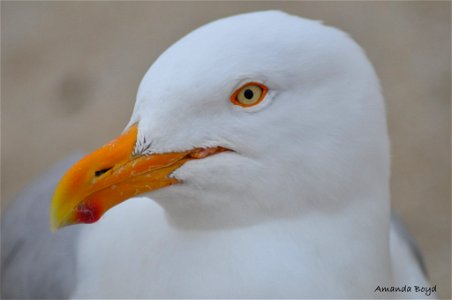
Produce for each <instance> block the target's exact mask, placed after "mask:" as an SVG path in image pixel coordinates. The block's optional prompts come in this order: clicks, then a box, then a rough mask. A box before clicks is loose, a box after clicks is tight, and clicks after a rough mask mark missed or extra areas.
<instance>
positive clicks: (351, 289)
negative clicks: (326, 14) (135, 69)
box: [72, 11, 428, 298]
mask: <svg viewBox="0 0 452 300" xmlns="http://www.w3.org/2000/svg"><path fill="white" fill-rule="evenodd" d="M249 81H253V82H261V83H264V84H265V85H266V86H268V88H269V93H268V95H267V96H266V98H265V100H264V101H263V102H262V103H260V104H259V105H257V106H255V107H251V108H243V107H239V106H236V105H233V104H232V103H231V102H230V101H229V97H230V95H231V93H232V92H233V91H234V90H235V89H236V88H238V87H239V86H241V85H242V84H243V83H245V82H249ZM137 122H138V124H139V125H138V126H139V127H138V129H139V131H138V135H139V138H138V140H139V141H140V143H139V146H137V147H140V149H136V151H138V152H140V151H141V150H143V149H146V151H152V152H153V153H163V152H174V151H182V150H187V149H193V148H196V147H212V146H223V147H226V148H229V149H233V150H234V151H235V152H224V153H221V154H218V155H215V156H212V157H209V158H206V159H202V160H193V161H190V162H188V163H186V164H185V165H183V166H182V167H180V168H179V169H177V170H176V171H175V172H174V173H173V174H172V176H174V177H176V178H178V179H179V180H181V181H182V182H183V183H182V184H176V185H172V186H170V187H166V188H163V189H159V190H157V191H154V192H152V193H150V194H149V195H147V196H149V197H150V198H152V199H153V200H155V201H152V200H150V199H149V198H146V197H144V198H137V199H132V200H129V201H126V202H124V203H123V204H121V205H119V206H117V207H115V208H114V209H112V210H111V211H110V212H109V213H107V214H106V215H105V216H104V217H103V218H102V219H101V220H100V221H99V222H98V223H96V224H94V225H89V226H86V227H84V228H83V230H82V232H81V234H80V240H79V243H78V253H77V269H76V272H77V286H76V290H75V292H74V293H73V294H72V297H73V298H85V297H89V298H107V297H115V298H141V297H145V298H153V297H157V298H167V297H170V298H204V297H208V298H228V297H233V298H273V297H276V298H287V297H289V298H306V297H307V298H311V297H312V298H313V297H315V298H324V297H326V298H341V297H343V298H378V297H382V298H388V297H407V296H412V297H416V298H417V297H422V296H423V294H419V293H414V292H413V293H411V294H410V293H392V294H389V293H380V292H375V289H376V288H377V287H378V286H381V287H391V286H403V285H412V286H413V285H419V286H427V285H428V283H427V282H426V280H425V278H424V275H423V273H422V271H421V268H420V266H419V265H418V263H417V261H416V260H415V257H414V255H413V253H412V252H411V250H410V248H409V247H408V245H407V243H406V241H404V240H403V239H402V238H401V237H400V236H399V235H398V234H397V232H396V231H394V228H392V227H391V217H390V215H391V209H390V197H389V175H390V174H389V166H390V162H389V141H388V135H387V128H386V119H385V110H384V103H383V98H382V95H381V92H380V87H379V83H378V79H377V77H376V75H375V72H374V70H373V68H372V66H371V65H370V63H369V61H368V60H367V58H366V56H365V54H364V53H363V51H362V50H361V48H360V47H359V46H358V45H357V44H356V43H355V42H354V41H353V40H352V39H351V38H350V37H348V36H347V35H346V34H345V33H343V32H341V31H339V30H337V29H335V28H332V27H328V26H325V25H322V24H321V23H320V22H317V21H311V20H306V19H302V18H299V17H296V16H290V15H287V14H285V13H282V12H274V11H269V12H258V13H250V14H244V15H239V16H234V17H230V18H226V19H222V20H219V21H216V22H213V23H210V24H208V25H206V26H203V27H201V28H199V29H197V30H196V31H194V32H192V33H190V34H189V35H187V36H186V37H184V38H183V39H181V40H180V41H178V42H177V43H175V44H174V45H173V46H172V47H170V48H169V49H168V50H167V51H166V52H165V53H163V54H162V55H161V56H160V57H159V58H158V60H157V61H156V62H155V63H154V64H153V65H152V66H151V68H150V69H149V71H148V72H147V74H146V75H145V77H144V79H143V81H142V83H141V85H140V88H139V91H138V95H137V102H136V105H135V109H134V113H133V115H132V118H131V121H130V124H134V123H137ZM143 151H144V150H143Z"/></svg>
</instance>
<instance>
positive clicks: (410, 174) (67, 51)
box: [1, 1, 451, 299]
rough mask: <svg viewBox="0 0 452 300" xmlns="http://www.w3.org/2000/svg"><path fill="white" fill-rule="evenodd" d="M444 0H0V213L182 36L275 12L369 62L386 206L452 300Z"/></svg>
mask: <svg viewBox="0 0 452 300" xmlns="http://www.w3.org/2000/svg"><path fill="white" fill-rule="evenodd" d="M450 5H451V3H450V2H427V1H425V2H396V1H394V2H279V3H277V2H166V3H164V2H133V3H131V2H129V3H125V2H91V3H88V2H2V3H1V8H2V11H1V46H2V47H1V51H2V53H1V64H2V68H1V87H2V90H1V133H2V136H1V142H2V143H1V147H2V148H1V149H2V153H1V164H2V170H1V183H2V190H1V198H2V208H3V209H4V207H5V205H7V204H8V202H9V201H10V200H11V199H12V198H13V197H14V195H15V194H16V193H17V192H18V191H20V189H21V188H22V187H23V186H24V185H26V184H27V183H28V182H29V181H30V180H32V179H33V178H36V177H37V176H39V174H40V173H41V172H42V171H43V170H45V169H46V168H48V167H49V166H51V165H52V164H54V163H55V162H57V161H59V160H60V159H62V158H64V157H65V156H67V155H68V154H69V153H71V152H73V151H74V150H76V149H82V150H85V151H89V150H92V149H95V148H96V147H98V146H100V145H102V144H103V143H105V142H106V141H108V140H109V139H111V138H113V137H115V136H116V135H117V134H118V133H120V131H121V130H122V129H123V127H124V126H125V125H126V123H127V121H128V118H129V116H130V113H131V111H132V108H133V104H134V101H135V93H136V89H137V86H138V84H139V82H140V79H141V77H142V76H143V74H144V73H145V71H146V70H147V68H148V66H149V65H150V64H151V63H152V62H153V61H154V60H155V59H156V58H157V57H158V55H159V54H160V53H161V52H162V51H164V50H165V49H166V48H167V47H168V46H170V45H171V44H172V43H173V42H175V41H176V40H178V39H179V38H180V37H182V36H183V35H185V34H186V33H188V32H189V31H191V30H192V29H194V28H196V27H198V26H200V25H202V24H205V23H206V22H209V21H212V20H215V19H218V18H221V17H225V16H229V15H233V14H238V13H244V12H248V11H255V10H266V9H281V10H284V11H287V12H289V13H292V14H296V15H300V16H304V17H307V18H312V19H320V20H324V22H325V23H326V24H330V25H333V26H336V27H339V28H341V29H343V30H345V31H347V32H349V33H350V35H351V36H352V37H353V38H354V39H355V40H356V41H357V42H358V43H359V44H361V45H362V46H363V48H364V49H365V50H366V52H367V54H368V56H369V58H370V60H371V61H372V62H373V64H374V65H375V67H376V70H377V73H378V74H379V76H380V78H381V81H382V87H383V90H384V95H385V97H386V104H387V112H388V124H389V133H390V137H391V141H392V180H391V184H392V187H391V193H392V200H393V206H394V208H395V209H396V210H397V211H398V212H399V213H400V214H401V216H402V218H403V220H404V221H405V222H406V223H407V224H408V226H409V228H410V230H411V231H412V232H413V233H414V235H415V236H416V238H417V240H418V241H419V244H420V246H421V249H422V251H423V253H424V255H425V259H426V263H427V268H428V270H429V274H430V278H431V282H432V284H436V285H437V289H438V291H439V296H441V297H442V298H444V299H450V297H451V292H450V289H451V275H450V267H451V259H450V256H451V244H450V230H451V228H450V227H451V222H450V211H451V206H450V138H451V136H450V79H451V74H450V62H451V58H450V48H451V47H450V44H451V29H450V21H451V20H450ZM187 55H190V53H187ZM43 209H47V208H46V207H43Z"/></svg>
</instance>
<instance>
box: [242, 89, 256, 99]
mask: <svg viewBox="0 0 452 300" xmlns="http://www.w3.org/2000/svg"><path fill="white" fill-rule="evenodd" d="M243 96H245V98H246V99H248V100H250V99H253V96H254V93H253V91H252V90H250V89H246V90H245V92H244V93H243Z"/></svg>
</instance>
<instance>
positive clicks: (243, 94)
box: [231, 82, 268, 107]
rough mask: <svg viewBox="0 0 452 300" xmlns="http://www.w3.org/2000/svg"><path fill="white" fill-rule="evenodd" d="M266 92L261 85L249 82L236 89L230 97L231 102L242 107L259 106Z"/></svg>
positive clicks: (264, 87) (266, 89)
mask: <svg viewBox="0 0 452 300" xmlns="http://www.w3.org/2000/svg"><path fill="white" fill-rule="evenodd" d="M267 92H268V88H267V87H266V86H265V85H263V84H262V83H258V82H249V83H246V84H245V85H242V86H241V87H240V88H238V89H237V90H236V91H235V92H234V93H233V94H232V96H231V102H232V103H233V104H235V105H240V106H242V107H251V106H254V105H257V104H259V103H260V102H261V101H262V100H263V99H264V98H265V95H266V94H267Z"/></svg>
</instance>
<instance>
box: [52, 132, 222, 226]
mask: <svg viewBox="0 0 452 300" xmlns="http://www.w3.org/2000/svg"><path fill="white" fill-rule="evenodd" d="M136 140H137V125H133V126H131V127H130V128H129V129H128V130H127V131H126V132H124V133H123V134H122V135H121V136H119V137H118V138H116V139H115V140H113V141H111V142H110V143H108V144H106V145H104V146H102V147H101V148H99V149H97V150H96V151H94V152H93V153H91V154H89V155H88V156H86V157H84V158H82V159H81V160H80V161H79V162H77V163H76V164H75V165H74V166H72V168H70V169H69V171H67V173H66V174H65V175H64V176H63V178H62V179H61V181H60V183H59V184H58V186H57V188H56V190H55V194H54V196H53V199H52V204H51V208H50V226H51V229H52V230H57V229H59V228H61V227H64V226H67V225H71V224H77V223H93V222H96V221H97V220H99V218H100V217H101V216H102V215H103V214H104V213H105V212H106V211H107V210H109V209H110V208H112V207H113V206H115V205H117V204H119V203H121V202H123V201H125V200H127V199H128V198H131V197H133V196H136V195H139V194H141V193H144V192H149V191H152V190H155V189H159V188H162V187H165V186H168V185H171V184H175V183H178V182H179V181H178V180H177V179H174V178H170V177H169V175H170V174H171V173H172V172H173V171H174V170H176V169H177V168H179V167H180V166H182V165H183V164H184V163H185V162H187V161H188V160H192V159H200V158H204V157H207V156H210V155H213V154H216V153H219V152H223V151H225V150H227V149H225V148H222V147H214V148H207V149H202V148H196V149H193V150H188V151H183V152H173V153H162V154H152V155H134V154H133V150H134V148H135V144H136Z"/></svg>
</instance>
